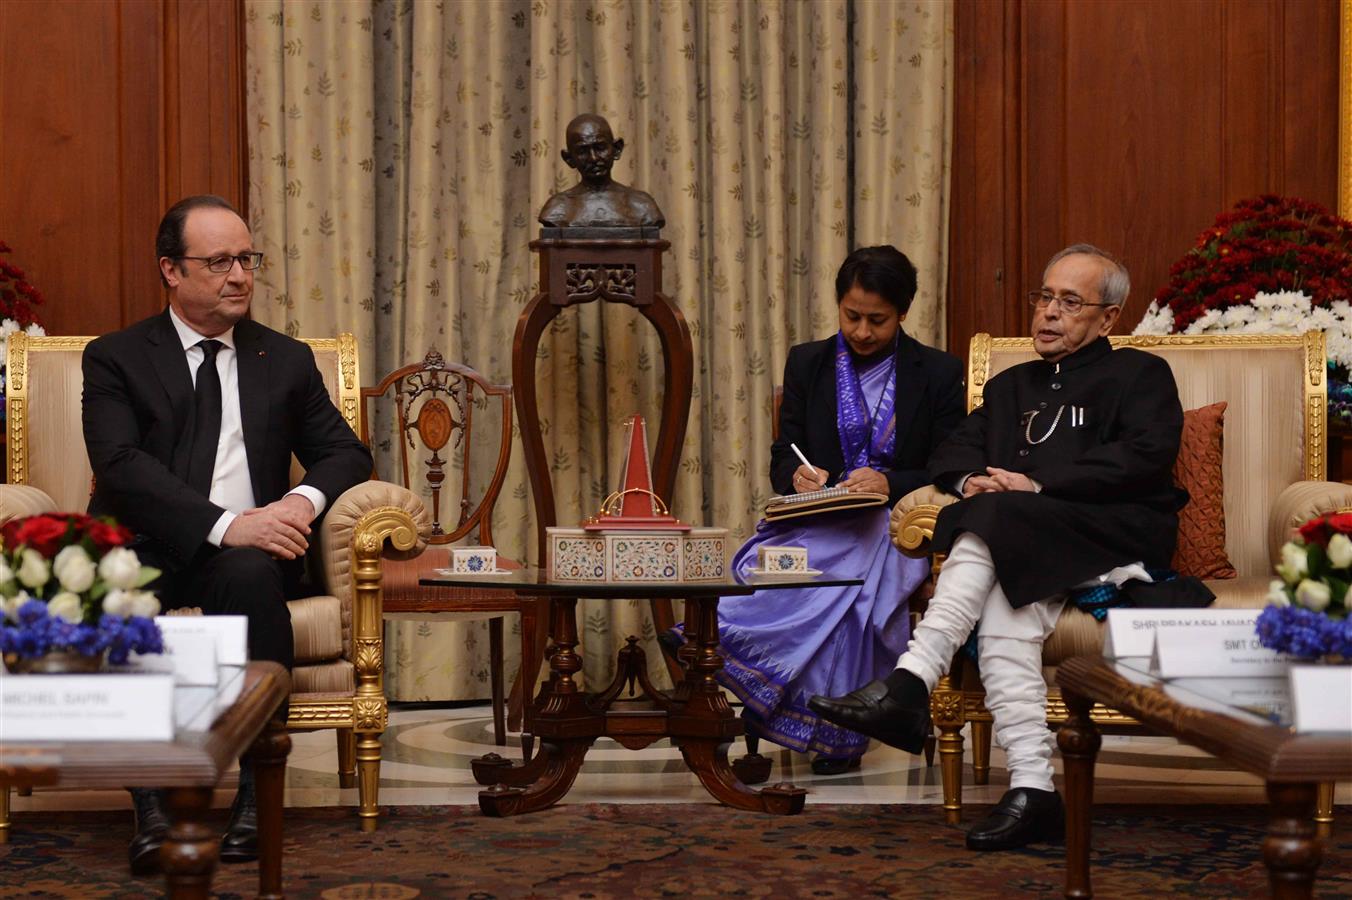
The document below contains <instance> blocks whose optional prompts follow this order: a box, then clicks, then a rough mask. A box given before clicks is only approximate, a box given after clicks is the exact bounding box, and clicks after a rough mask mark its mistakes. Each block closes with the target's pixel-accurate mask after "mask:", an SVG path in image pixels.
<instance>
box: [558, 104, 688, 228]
mask: <svg viewBox="0 0 1352 900" xmlns="http://www.w3.org/2000/svg"><path fill="white" fill-rule="evenodd" d="M566 140H567V149H566V150H564V151H563V161H564V162H566V163H567V164H568V166H569V168H573V169H577V171H578V174H579V175H581V176H582V180H581V181H579V182H578V183H577V184H576V185H574V186H573V187H571V188H569V189H568V190H566V191H561V192H559V193H557V194H555V195H554V196H552V197H550V198H549V200H548V202H546V203H545V205H544V208H543V209H541V210H540V223H541V224H542V225H549V226H552V227H555V228H563V227H569V226H571V227H575V228H577V227H582V228H585V227H595V226H602V227H611V228H616V227H621V228H623V227H636V226H645V225H646V226H649V227H656V228H661V227H662V226H663V225H665V224H666V219H665V217H663V215H662V210H661V209H659V208H658V206H657V202H656V201H655V200H653V198H652V197H651V196H649V195H648V194H646V193H644V192H643V191H640V190H638V189H637V188H632V187H629V186H628V185H624V184H620V183H619V182H618V181H615V180H614V179H612V178H611V177H610V169H611V167H612V166H614V165H615V160H617V159H619V158H620V153H621V152H623V151H624V141H623V140H620V139H617V138H616V137H615V136H614V134H613V133H612V132H611V130H610V123H609V122H607V121H606V120H605V118H604V117H602V116H598V115H595V114H594V113H585V114H583V115H580V116H578V117H577V118H575V119H573V121H571V122H569V123H568V131H567V133H566Z"/></svg>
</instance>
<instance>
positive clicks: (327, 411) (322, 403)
mask: <svg viewBox="0 0 1352 900" xmlns="http://www.w3.org/2000/svg"><path fill="white" fill-rule="evenodd" d="M234 337H235V347H236V356H237V358H238V367H239V407H240V418H241V420H242V423H243V427H244V446H245V451H246V454H247V456H248V460H249V477H250V478H251V480H252V481H253V489H254V501H255V502H256V503H257V504H258V505H259V506H265V505H267V504H268V503H272V502H273V501H275V500H278V499H280V498H281V497H282V496H283V495H284V494H285V493H286V492H287V491H288V490H290V484H289V481H290V466H291V455H292V454H293V453H294V454H295V455H296V458H297V459H299V460H300V462H301V465H303V466H304V467H305V478H304V480H303V481H302V482H301V483H302V484H306V485H310V486H312V487H314V488H316V489H318V490H319V491H320V492H322V493H323V494H324V497H325V498H326V499H327V500H328V502H329V503H332V502H333V501H334V500H335V499H337V498H338V496H339V495H340V494H342V493H343V491H345V490H347V489H348V488H350V487H352V486H353V485H355V484H357V483H359V482H361V481H364V480H366V479H367V478H368V477H369V476H370V474H371V454H370V452H369V451H368V450H367V449H366V447H365V446H364V445H363V444H362V443H361V441H359V440H358V439H357V436H356V435H355V434H353V433H352V429H351V428H349V427H348V425H347V423H346V422H345V421H344V420H343V418H342V416H340V415H339V414H338V409H337V407H335V406H334V405H333V401H332V400H331V399H330V397H329V394H328V391H326V390H325V389H324V382H323V378H322V377H321V376H320V374H319V370H318V368H316V367H315V361H314V354H313V353H312V352H311V351H310V348H309V347H307V346H306V345H305V344H303V343H301V342H300V341H297V340H293V339H292V338H289V337H287V336H286V335H283V334H279V333H277V332H275V331H273V330H271V329H269V328H266V327H264V326H262V325H259V324H258V323H257V322H253V321H250V320H248V319H244V320H242V321H240V322H239V324H237V325H236V326H235V334H234ZM83 368H84V406H83V416H84V436H85V446H86V448H87V449H88V451H89V461H90V464H91V465H92V467H93V470H94V479H95V491H94V496H93V499H92V500H91V501H90V504H89V510H90V512H91V513H92V514H96V515H112V516H115V517H116V518H117V519H118V520H119V521H120V522H122V523H123V524H124V525H126V526H127V527H128V528H131V529H132V530H133V531H135V532H137V533H138V535H140V536H142V537H143V538H148V539H150V541H152V542H153V544H154V545H155V547H154V548H153V549H154V553H153V555H154V556H155V557H157V559H156V561H157V562H170V563H172V562H177V563H179V564H180V565H186V564H187V562H188V561H189V560H191V559H192V557H193V555H194V554H195V553H196V552H197V551H198V550H199V549H200V548H201V547H202V545H203V544H204V543H205V541H206V537H207V535H208V534H209V533H210V531H211V528H212V526H213V525H215V524H216V521H217V520H218V519H219V518H220V517H221V514H222V513H223V512H224V510H223V509H222V508H221V507H219V506H217V505H216V504H214V503H212V502H211V501H210V500H208V499H207V498H206V497H204V496H202V495H201V494H200V493H198V492H197V491H195V490H193V489H192V488H190V487H189V486H188V485H187V482H186V478H187V472H188V455H189V452H190V451H191V447H192V435H193V427H194V424H193V419H194V416H195V404H194V397H193V383H192V374H191V372H190V371H189V368H188V361H187V357H186V356H185V354H184V352H183V345H182V343H181V342H180V341H179V338H178V333H177V332H176V331H175V330H174V326H173V323H172V322H171V321H170V319H169V311H168V310H167V309H166V310H165V311H164V312H163V313H161V314H159V315H157V316H152V317H151V318H149V319H145V320H144V321H141V322H138V323H136V324H135V325H132V326H131V327H129V328H125V329H123V330H122V331H117V332H114V333H112V334H108V335H104V336H103V337H101V338H98V339H97V340H95V341H93V342H91V343H90V344H89V346H88V347H87V348H85V352H84V360H83ZM162 551H167V555H168V557H169V559H167V560H162V559H159V557H161V556H163V555H164V553H163V552H162Z"/></svg>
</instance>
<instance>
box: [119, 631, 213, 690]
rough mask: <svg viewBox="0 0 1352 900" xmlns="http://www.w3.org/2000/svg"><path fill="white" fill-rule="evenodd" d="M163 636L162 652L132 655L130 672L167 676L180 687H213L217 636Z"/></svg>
mask: <svg viewBox="0 0 1352 900" xmlns="http://www.w3.org/2000/svg"><path fill="white" fill-rule="evenodd" d="M172 618H182V617H181V616H174V617H172ZM162 631H163V630H162ZM163 634H164V652H163V653H147V654H144V655H142V654H139V653H138V654H135V655H133V656H132V659H131V662H130V666H129V668H131V669H134V670H136V671H139V672H164V673H168V674H171V675H173V676H174V683H175V684H180V685H215V684H216V676H217V669H216V648H217V644H218V643H219V641H218V639H217V636H216V635H214V634H211V633H203V632H197V631H172V630H170V631H163Z"/></svg>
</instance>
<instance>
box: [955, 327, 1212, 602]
mask: <svg viewBox="0 0 1352 900" xmlns="http://www.w3.org/2000/svg"><path fill="white" fill-rule="evenodd" d="M984 396H985V402H984V405H982V406H981V407H979V408H977V409H976V410H973V411H972V413H971V414H970V415H969V416H968V417H967V418H966V419H965V420H964V421H963V422H962V424H961V425H959V426H958V427H957V428H956V429H955V430H954V432H953V433H952V434H951V435H950V436H949V438H948V440H947V441H946V442H945V443H944V444H943V445H942V446H941V447H940V448H939V449H938V450H937V451H935V453H934V456H933V457H932V458H931V459H930V465H929V470H930V474H931V475H932V477H933V479H934V483H935V484H936V485H937V486H939V487H940V488H943V489H945V490H948V491H955V489H956V486H957V483H958V482H959V480H960V479H962V477H963V476H965V475H968V474H970V473H974V472H975V473H981V474H984V473H985V471H986V467H987V466H996V467H999V468H1003V469H1008V470H1010V471H1014V472H1022V473H1024V474H1026V475H1028V476H1029V477H1030V478H1032V479H1033V480H1035V481H1037V482H1039V483H1040V484H1041V485H1042V492H1041V493H1032V492H1029V491H1008V492H1000V493H986V494H977V495H976V496H973V497H969V498H967V499H964V500H962V501H960V502H958V503H955V504H953V505H952V506H948V507H945V508H944V509H943V511H942V512H941V513H940V514H939V519H938V522H937V523H936V526H935V534H934V549H935V550H936V551H938V552H947V551H948V550H949V549H950V548H951V547H952V544H953V541H954V540H956V538H957V537H958V535H959V534H961V533H962V532H964V531H970V532H973V533H975V534H977V535H980V537H981V538H982V539H983V540H984V541H985V542H986V544H987V545H988V546H989V547H990V550H991V555H992V557H993V559H994V561H995V570H996V575H997V578H998V579H999V582H1000V586H1001V588H1003V589H1004V592H1005V595H1006V596H1007V597H1008V598H1009V602H1010V604H1011V605H1012V606H1014V607H1016V608H1017V607H1021V606H1026V605H1028V604H1030V603H1034V602H1036V601H1038V600H1043V599H1046V598H1048V597H1051V596H1053V595H1055V594H1058V593H1060V592H1062V591H1065V590H1067V589H1068V588H1071V587H1073V586H1075V585H1077V584H1080V583H1081V582H1084V581H1087V580H1089V579H1091V578H1094V577H1096V576H1098V575H1102V574H1103V573H1105V572H1108V571H1110V570H1112V569H1114V568H1116V567H1118V566H1123V565H1128V564H1130V563H1134V562H1143V563H1145V565H1146V567H1147V568H1159V569H1166V568H1168V567H1169V563H1170V560H1171V559H1172V557H1173V552H1174V544H1175V541H1176V540H1177V533H1178V510H1179V509H1181V508H1182V507H1183V504H1184V503H1186V502H1187V492H1186V491H1184V490H1182V489H1181V488H1179V487H1177V486H1176V485H1175V484H1174V480H1173V466H1174V460H1175V458H1176V457H1177V456H1178V446H1179V440H1180V436H1181V433H1182V429H1183V409H1182V407H1181V405H1180V404H1179V400H1178V386H1177V385H1176V384H1175V383H1174V377H1173V372H1172V371H1170V369H1169V365H1168V364H1167V363H1166V362H1165V361H1164V360H1162V359H1160V358H1159V357H1157V356H1154V355H1152V354H1149V353H1145V352H1143V351H1140V350H1134V349H1130V348H1123V349H1120V350H1113V349H1112V346H1111V345H1110V344H1109V342H1108V339H1107V338H1099V339H1098V340H1096V341H1094V342H1093V343H1091V344H1089V345H1087V346H1085V347H1082V348H1080V349H1079V350H1077V351H1076V352H1075V353H1073V354H1071V355H1070V356H1067V357H1066V358H1065V359H1063V360H1061V362H1060V363H1049V362H1046V361H1044V360H1037V361H1034V362H1027V363H1023V364H1022V365H1018V366H1015V367H1013V368H1012V369H1008V370H1006V371H1004V372H1001V373H1000V374H998V375H996V376H995V377H994V378H992V379H991V380H990V381H989V382H988V383H987V385H986V389H985V392H984Z"/></svg>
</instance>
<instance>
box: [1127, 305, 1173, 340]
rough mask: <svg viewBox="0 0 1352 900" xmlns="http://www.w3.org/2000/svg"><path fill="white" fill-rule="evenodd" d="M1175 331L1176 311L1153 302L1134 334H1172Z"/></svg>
mask: <svg viewBox="0 0 1352 900" xmlns="http://www.w3.org/2000/svg"><path fill="white" fill-rule="evenodd" d="M1173 330H1174V311H1173V310H1172V309H1170V308H1169V307H1167V306H1165V307H1161V306H1160V305H1159V304H1157V303H1155V301H1153V300H1152V301H1150V306H1149V307H1148V308H1147V309H1146V311H1145V315H1144V316H1142V317H1141V322H1140V324H1139V325H1137V326H1136V330H1135V331H1133V332H1132V334H1170V333H1172V332H1173Z"/></svg>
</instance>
